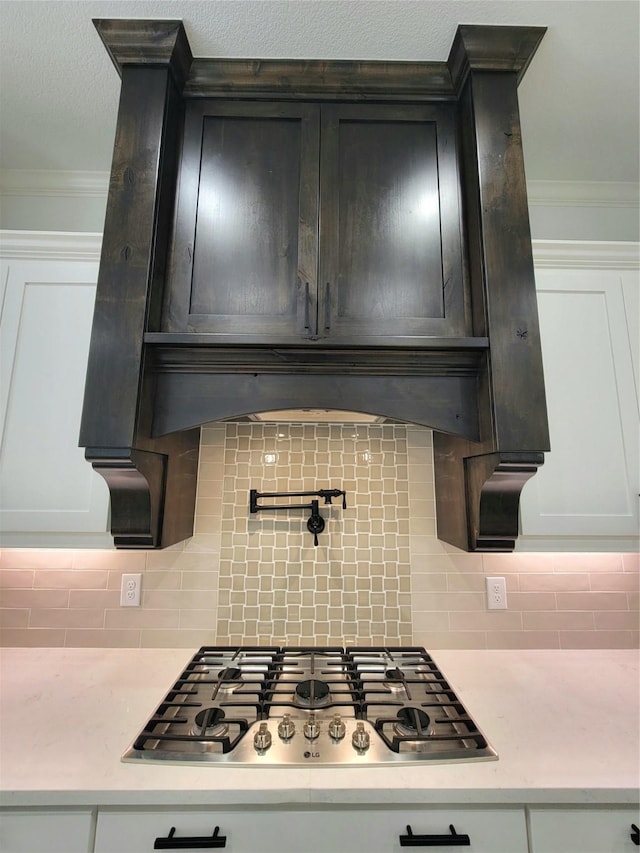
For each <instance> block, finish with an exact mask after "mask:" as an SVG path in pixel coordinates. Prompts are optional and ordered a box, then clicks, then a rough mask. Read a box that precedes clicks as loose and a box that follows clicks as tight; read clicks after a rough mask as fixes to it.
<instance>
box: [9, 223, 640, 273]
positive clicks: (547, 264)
mask: <svg viewBox="0 0 640 853" xmlns="http://www.w3.org/2000/svg"><path fill="white" fill-rule="evenodd" d="M532 245H533V259H534V263H535V266H536V267H537V268H538V269H638V268H640V243H628V242H622V241H620V242H618V241H602V242H596V241H586V240H533V241H532ZM101 246H102V234H101V233H94V232H86V233H85V232H77V231H8V230H7V231H0V257H3V258H24V259H29V258H30V259H33V258H41V259H50V260H76V261H77V260H84V261H99V260H100V249H101Z"/></svg>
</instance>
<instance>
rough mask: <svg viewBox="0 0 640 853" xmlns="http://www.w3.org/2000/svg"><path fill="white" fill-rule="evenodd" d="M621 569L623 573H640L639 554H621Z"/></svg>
mask: <svg viewBox="0 0 640 853" xmlns="http://www.w3.org/2000/svg"><path fill="white" fill-rule="evenodd" d="M622 568H623V570H624V571H625V572H640V554H623V555H622Z"/></svg>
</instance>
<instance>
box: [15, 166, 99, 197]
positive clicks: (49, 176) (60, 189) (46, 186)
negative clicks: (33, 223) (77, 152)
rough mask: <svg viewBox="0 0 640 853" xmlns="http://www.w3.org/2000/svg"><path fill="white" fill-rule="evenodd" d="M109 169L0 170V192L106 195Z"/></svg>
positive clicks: (36, 195)
mask: <svg viewBox="0 0 640 853" xmlns="http://www.w3.org/2000/svg"><path fill="white" fill-rule="evenodd" d="M108 189H109V172H81V171H77V172H75V171H62V170H55V169H0V195H4V196H27V197H39V196H41V197H47V196H68V197H78V196H83V197H85V198H86V197H93V198H106V195H107V191H108Z"/></svg>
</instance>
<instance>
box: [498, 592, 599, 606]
mask: <svg viewBox="0 0 640 853" xmlns="http://www.w3.org/2000/svg"><path fill="white" fill-rule="evenodd" d="M563 594H564V593H563ZM581 594H582V593H576V595H581ZM584 594H588V593H584ZM507 604H508V607H509V609H510V610H556V607H557V609H558V610H561V609H562V608H561V606H560V604H557V605H556V593H553V592H511V593H509V594H508V596H507Z"/></svg>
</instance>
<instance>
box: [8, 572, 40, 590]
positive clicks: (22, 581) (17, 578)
mask: <svg viewBox="0 0 640 853" xmlns="http://www.w3.org/2000/svg"><path fill="white" fill-rule="evenodd" d="M34 575H35V571H34V570H33V569H0V592H1V590H3V589H31V588H32V587H33V578H34Z"/></svg>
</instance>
